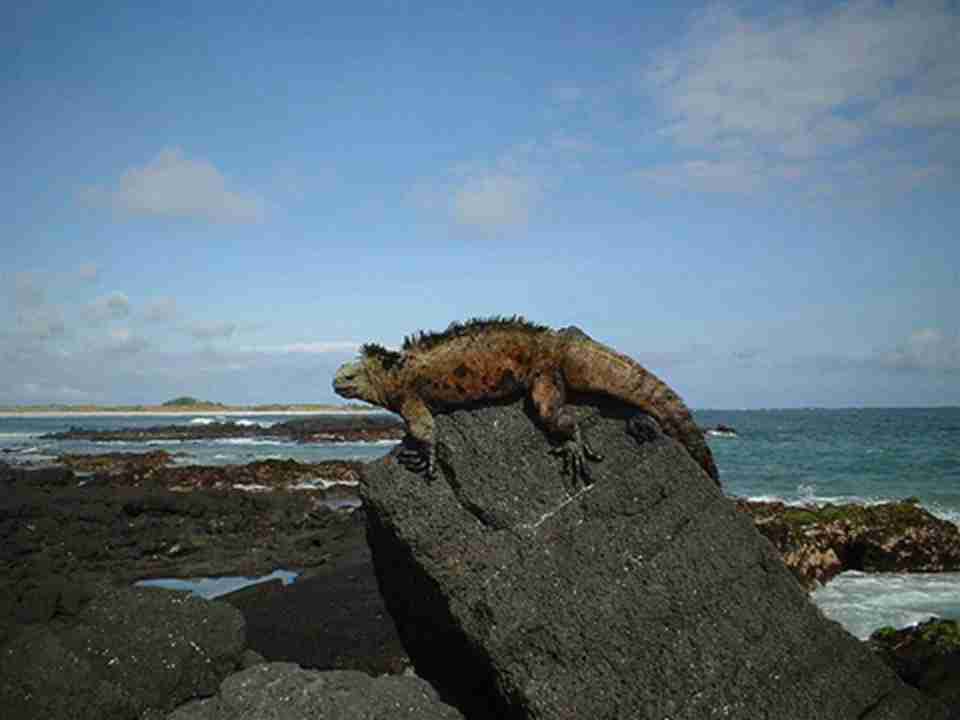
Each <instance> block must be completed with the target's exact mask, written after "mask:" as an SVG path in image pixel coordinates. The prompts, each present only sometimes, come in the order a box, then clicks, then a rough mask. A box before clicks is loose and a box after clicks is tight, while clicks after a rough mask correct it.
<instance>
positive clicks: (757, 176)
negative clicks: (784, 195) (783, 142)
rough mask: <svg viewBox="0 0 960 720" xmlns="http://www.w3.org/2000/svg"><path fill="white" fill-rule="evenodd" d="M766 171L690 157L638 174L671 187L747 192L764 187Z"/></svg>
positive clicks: (753, 166) (640, 171) (721, 161)
mask: <svg viewBox="0 0 960 720" xmlns="http://www.w3.org/2000/svg"><path fill="white" fill-rule="evenodd" d="M765 172H766V170H765V169H764V168H762V167H757V166H755V165H751V164H749V163H746V162H738V161H734V160H729V161H728V160H720V161H718V160H688V161H685V162H680V163H674V164H664V165H658V166H655V167H652V168H646V169H644V170H639V171H637V172H636V173H635V177H637V178H638V179H639V180H641V181H642V182H644V183H650V184H653V185H657V186H661V187H665V188H671V189H680V188H689V189H694V190H707V191H711V192H733V193H743V192H750V191H752V190H755V189H756V188H757V187H758V186H760V184H762V183H763V182H764V175H765Z"/></svg>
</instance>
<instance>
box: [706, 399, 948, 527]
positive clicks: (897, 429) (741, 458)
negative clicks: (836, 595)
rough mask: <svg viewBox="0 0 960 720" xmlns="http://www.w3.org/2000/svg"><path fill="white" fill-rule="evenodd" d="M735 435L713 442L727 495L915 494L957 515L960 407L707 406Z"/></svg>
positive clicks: (876, 497)
mask: <svg viewBox="0 0 960 720" xmlns="http://www.w3.org/2000/svg"><path fill="white" fill-rule="evenodd" d="M696 417H697V421H698V422H699V423H700V424H701V425H703V426H704V427H713V426H715V425H717V424H719V423H723V424H725V425H730V426H732V427H733V428H735V429H736V430H737V437H735V438H711V440H710V446H711V448H712V449H713V452H714V455H715V457H716V461H717V465H718V466H719V467H720V474H721V480H722V482H723V486H724V489H725V490H726V492H727V493H728V494H730V495H736V496H739V497H750V498H758V499H776V500H784V501H786V502H878V501H882V500H891V499H900V498H904V497H909V496H916V497H918V498H919V499H920V500H921V502H922V503H923V505H924V506H925V507H926V508H927V509H929V510H930V511H931V512H933V513H934V514H936V515H938V516H940V517H943V518H945V519H950V520H953V521H954V522H957V521H960V408H917V409H914V408H897V409H889V408H866V409H844V410H822V409H812V410H722V411H721V410H710V411H702V412H698V413H697V414H696Z"/></svg>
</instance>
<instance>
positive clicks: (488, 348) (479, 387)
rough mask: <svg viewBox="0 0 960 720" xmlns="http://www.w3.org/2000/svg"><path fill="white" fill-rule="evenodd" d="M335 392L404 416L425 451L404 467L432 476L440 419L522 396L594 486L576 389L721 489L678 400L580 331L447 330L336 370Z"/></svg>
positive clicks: (476, 326)
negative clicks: (573, 397)
mask: <svg viewBox="0 0 960 720" xmlns="http://www.w3.org/2000/svg"><path fill="white" fill-rule="evenodd" d="M454 328H456V332H453V329H454ZM333 386H334V390H335V391H336V392H337V393H338V394H340V395H342V396H343V397H347V398H358V399H361V400H365V401H367V402H370V403H373V404H375V405H379V406H381V407H384V408H386V409H388V410H391V411H393V412H395V413H398V414H399V415H401V416H402V417H403V419H404V420H405V421H406V423H407V428H408V432H409V434H410V436H411V437H412V438H413V439H414V440H416V441H417V442H418V444H419V446H420V448H421V449H422V450H423V452H422V453H421V454H420V460H419V461H418V460H417V459H416V458H411V457H410V455H409V454H408V455H407V456H405V459H406V461H407V462H408V464H410V465H411V466H413V467H415V468H422V469H426V471H427V473H428V474H429V475H431V476H432V475H433V473H434V470H435V448H434V423H433V412H434V411H437V410H444V409H449V408H454V407H457V406H462V405H464V404H469V403H472V402H476V401H482V400H496V399H499V398H505V397H509V396H513V395H516V394H519V393H521V392H523V393H526V394H527V395H528V396H529V397H530V399H531V400H532V404H533V406H534V408H535V409H536V412H537V415H538V417H539V420H540V421H541V423H542V424H543V426H544V427H545V428H546V430H547V431H548V432H549V433H551V434H552V435H553V436H554V437H557V438H559V439H561V440H562V441H563V444H562V446H561V448H560V452H562V453H563V454H564V456H565V458H566V459H567V466H568V468H570V469H571V470H572V472H573V474H574V476H575V477H583V478H584V479H585V480H587V481H589V470H588V468H587V464H586V462H585V460H586V459H590V460H599V459H600V457H599V456H598V455H596V454H595V453H593V451H592V450H591V449H590V447H589V445H588V444H587V443H586V442H585V441H584V440H583V438H582V437H581V435H580V429H579V427H578V425H577V421H576V417H575V415H574V412H573V409H572V408H571V407H570V406H568V405H567V404H566V393H567V391H568V390H573V391H580V392H588V393H600V394H603V395H608V396H610V397H613V398H616V399H618V400H621V401H623V402H625V403H627V404H629V405H633V406H635V407H636V408H638V409H639V410H642V411H644V412H645V413H648V414H649V415H651V416H652V417H653V418H655V419H656V420H657V422H658V423H659V424H660V426H661V428H662V429H663V431H664V432H665V433H666V434H667V435H669V436H670V437H673V438H674V439H676V440H678V441H679V442H680V443H682V444H683V445H684V446H685V447H686V448H687V451H688V452H689V453H690V455H691V456H693V458H694V459H695V460H696V461H697V462H698V463H699V464H700V466H701V467H702V468H703V469H704V471H706V473H707V474H708V475H709V476H710V477H711V478H713V479H714V480H715V481H717V482H718V483H719V473H718V472H717V467H716V465H715V464H714V461H713V455H712V454H711V452H710V448H709V447H708V446H707V443H706V441H705V440H704V435H703V432H702V431H701V430H700V428H699V427H698V426H697V424H696V423H695V422H694V420H693V418H692V416H691V415H690V411H689V410H688V409H687V407H686V406H685V405H684V404H683V401H682V400H681V399H680V398H679V397H678V396H677V394H676V393H674V392H673V390H671V389H670V388H669V387H668V386H667V385H666V384H665V383H664V382H663V381H661V380H660V379H659V378H657V376H656V375H654V374H653V373H651V372H649V371H648V370H646V369H645V368H644V367H643V366H642V365H640V364H639V363H637V362H636V361H635V360H632V359H631V358H629V357H627V356H626V355H622V354H620V353H618V352H616V351H614V350H612V349H611V348H609V347H607V346H605V345H602V344H600V343H598V342H596V341H594V340H592V339H590V338H589V337H588V336H587V335H585V334H584V333H582V332H581V331H579V330H576V329H574V328H571V329H567V330H562V331H554V330H550V329H548V328H543V327H540V326H531V325H529V324H527V323H525V322H524V321H522V319H514V320H510V321H504V320H494V321H482V320H480V321H472V322H471V323H468V324H466V325H459V326H451V329H450V330H448V331H447V333H441V334H438V335H427V336H419V338H418V337H414V338H413V339H408V341H407V344H406V345H405V350H404V352H403V353H393V352H390V351H385V350H383V349H382V348H374V350H373V351H370V350H368V351H366V352H365V353H364V357H362V358H361V359H360V360H359V361H357V362H353V363H347V364H345V365H343V366H342V367H341V368H340V370H339V371H338V372H337V376H336V378H335V379H334V383H333ZM401 459H404V456H402V457H401Z"/></svg>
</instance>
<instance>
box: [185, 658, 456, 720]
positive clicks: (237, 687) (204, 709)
mask: <svg viewBox="0 0 960 720" xmlns="http://www.w3.org/2000/svg"><path fill="white" fill-rule="evenodd" d="M236 718H251V719H252V718H256V720H313V719H314V718H316V719H317V720H319V719H320V718H323V720H366V719H368V718H369V719H370V720H373V719H374V718H377V719H379V718H384V719H386V718H390V719H391V720H393V719H396V720H462V719H463V716H462V715H461V714H460V713H459V712H457V711H456V710H455V709H454V708H452V707H450V706H449V705H446V704H444V703H442V702H441V701H440V700H439V698H438V697H437V694H436V692H435V691H434V690H433V689H432V688H431V687H430V686H429V685H428V684H427V683H425V682H424V681H423V680H420V679H419V678H416V677H402V676H396V675H393V676H389V675H388V676H384V677H380V678H372V677H370V676H369V675H366V674H365V673H362V672H358V671H353V670H332V671H328V672H320V671H317V670H304V669H303V668H301V667H298V666H297V665H294V664H292V663H268V664H264V665H254V666H253V667H251V668H248V669H246V670H244V671H242V672H239V673H236V674H235V675H231V676H230V677H228V678H227V679H226V680H224V681H223V684H222V685H221V686H220V693H219V695H217V696H216V697H212V698H209V699H207V700H197V701H195V702H191V703H187V704H186V705H184V706H182V707H180V708H178V709H177V710H176V711H175V712H173V713H171V714H170V715H169V716H168V718H167V720H235V719H236Z"/></svg>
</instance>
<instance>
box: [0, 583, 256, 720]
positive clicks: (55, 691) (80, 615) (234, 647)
mask: <svg viewBox="0 0 960 720" xmlns="http://www.w3.org/2000/svg"><path fill="white" fill-rule="evenodd" d="M62 602H63V597H62V595H61V596H58V603H61V604H62ZM81 605H82V606H80V607H76V608H70V611H71V612H70V613H55V614H54V615H53V616H52V618H51V619H50V620H49V622H43V623H33V624H28V625H22V626H19V627H17V628H15V629H14V630H13V631H12V632H11V633H10V635H9V636H8V637H7V639H6V642H4V643H3V645H0V708H3V710H2V711H0V714H2V716H3V717H5V718H6V717H9V718H17V719H18V720H29V719H30V718H38V719H41V718H42V719H43V720H57V719H59V718H64V719H67V718H69V719H70V720H85V719H86V718H90V719H91V720H110V719H112V718H117V719H118V720H119V719H121V718H122V719H124V720H126V719H130V720H133V719H134V718H138V717H140V716H141V715H142V714H143V713H144V712H145V711H146V710H147V709H149V708H154V709H157V710H162V711H169V710H172V709H173V708H175V707H176V706H178V705H180V704H181V703H184V702H186V701H188V700H190V699H192V698H196V697H203V696H208V695H212V694H213V693H215V692H216V691H217V687H218V686H219V683H220V681H221V680H222V679H223V678H224V677H226V676H227V675H228V674H229V673H231V672H233V671H234V670H235V669H236V668H237V667H239V666H240V664H241V662H242V660H243V651H244V628H243V618H242V616H241V615H240V613H239V612H238V611H237V610H235V609H234V608H232V607H230V606H229V605H226V604H223V603H210V602H206V601H203V600H199V599H197V598H191V597H189V596H187V595H186V594H184V593H173V592H169V591H166V590H156V589H128V588H122V589H111V590H103V591H100V592H99V593H97V594H96V595H95V596H94V597H93V598H92V599H90V600H89V601H87V602H81Z"/></svg>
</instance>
